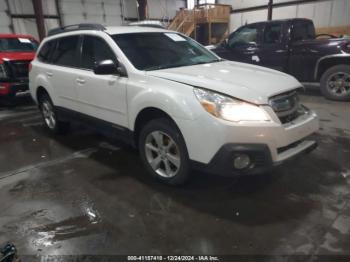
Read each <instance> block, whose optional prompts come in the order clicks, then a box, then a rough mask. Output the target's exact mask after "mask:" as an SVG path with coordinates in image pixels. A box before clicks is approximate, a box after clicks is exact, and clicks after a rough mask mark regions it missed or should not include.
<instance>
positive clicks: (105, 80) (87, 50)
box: [74, 35, 128, 127]
mask: <svg viewBox="0 0 350 262" xmlns="http://www.w3.org/2000/svg"><path fill="white" fill-rule="evenodd" d="M107 59H111V60H113V61H117V57H116V54H115V53H114V52H113V50H112V48H111V47H110V45H109V44H108V43H107V42H106V41H105V40H104V39H103V38H102V37H99V36H94V35H84V36H83V43H82V53H81V68H80V70H78V71H79V72H78V73H77V74H76V77H75V79H74V81H75V85H76V87H77V92H78V100H79V104H80V106H81V108H82V109H83V112H84V114H87V115H89V116H92V117H95V118H98V119H100V120H105V121H108V122H111V123H114V124H116V125H118V126H123V127H127V114H126V110H127V108H126V85H127V81H128V78H127V77H121V76H118V75H96V74H95V73H94V72H93V68H94V66H95V65H96V64H97V63H98V62H100V61H103V60H107Z"/></svg>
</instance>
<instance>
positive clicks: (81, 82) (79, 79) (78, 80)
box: [76, 78, 85, 85]
mask: <svg viewBox="0 0 350 262" xmlns="http://www.w3.org/2000/svg"><path fill="white" fill-rule="evenodd" d="M76 81H77V83H78V84H81V85H83V84H85V80H84V79H82V78H77V79H76Z"/></svg>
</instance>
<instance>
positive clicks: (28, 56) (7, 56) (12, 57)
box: [0, 52, 35, 61]
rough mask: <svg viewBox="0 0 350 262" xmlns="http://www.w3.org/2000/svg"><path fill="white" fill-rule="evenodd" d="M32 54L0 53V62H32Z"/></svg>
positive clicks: (33, 54)
mask: <svg viewBox="0 0 350 262" xmlns="http://www.w3.org/2000/svg"><path fill="white" fill-rule="evenodd" d="M34 56H35V53H34V52H0V60H2V61H9V60H33V59H34Z"/></svg>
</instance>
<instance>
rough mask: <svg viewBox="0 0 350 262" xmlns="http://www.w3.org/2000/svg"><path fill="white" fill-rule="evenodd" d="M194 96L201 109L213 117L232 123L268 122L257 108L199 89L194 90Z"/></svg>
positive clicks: (265, 115)
mask: <svg viewBox="0 0 350 262" xmlns="http://www.w3.org/2000/svg"><path fill="white" fill-rule="evenodd" d="M194 94H195V95H196V97H197V99H198V100H199V102H200V103H201V105H202V106H203V108H204V109H205V110H206V111H207V112H208V113H210V114H212V115H213V116H215V117H218V118H221V119H224V120H228V121H232V122H240V121H270V118H269V116H268V115H267V114H266V113H265V111H264V110H263V109H261V108H260V107H259V106H256V105H253V104H250V103H246V102H243V101H240V100H236V99H233V98H231V97H228V96H225V95H222V94H218V93H215V92H212V91H208V90H204V89H200V88H194Z"/></svg>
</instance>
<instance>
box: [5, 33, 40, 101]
mask: <svg viewBox="0 0 350 262" xmlns="http://www.w3.org/2000/svg"><path fill="white" fill-rule="evenodd" d="M37 47H38V42H37V41H36V40H35V39H34V37H33V36H30V35H17V34H0V99H4V100H6V101H7V102H10V103H12V102H13V100H14V98H15V96H16V93H18V92H24V91H27V90H28V71H29V64H30V62H31V61H32V60H33V58H34V56H35V51H36V49H37Z"/></svg>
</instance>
